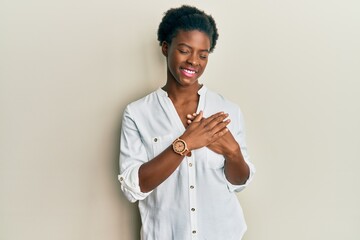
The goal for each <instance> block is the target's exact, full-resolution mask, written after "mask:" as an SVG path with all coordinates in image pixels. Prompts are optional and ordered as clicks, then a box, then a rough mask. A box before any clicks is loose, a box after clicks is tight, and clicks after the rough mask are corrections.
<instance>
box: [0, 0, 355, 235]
mask: <svg viewBox="0 0 360 240" xmlns="http://www.w3.org/2000/svg"><path fill="white" fill-rule="evenodd" d="M181 3H190V4H195V5H196V6H198V7H199V8H202V9H204V10H205V11H206V12H208V13H211V14H212V15H213V16H214V18H215V19H216V21H217V24H218V28H219V32H220V38H219V41H218V45H217V46H216V49H215V52H214V53H213V54H212V55H211V56H210V59H209V61H210V62H209V64H208V68H207V72H206V73H205V74H204V76H203V77H202V79H201V82H203V83H204V84H206V85H207V86H208V88H210V89H212V90H215V91H217V92H220V93H221V94H223V95H224V96H226V97H227V98H229V99H231V100H232V101H234V102H236V103H238V104H239V105H240V106H241V108H242V110H243V112H244V115H245V121H246V130H247V142H248V146H249V151H250V155H251V157H252V158H251V159H252V161H253V162H254V163H255V165H256V167H257V173H256V177H255V179H254V182H253V183H252V184H251V185H250V186H249V188H248V189H246V190H245V191H244V192H242V193H240V194H239V199H240V201H241V203H242V206H243V208H244V212H245V215H246V219H247V223H248V226H249V229H248V232H247V234H246V236H245V240H289V239H291V240H304V239H306V240H308V239H309V240H310V239H311V240H319V239H321V240H322V239H327V240H339V239H346V240H358V239H360V228H359V226H360V208H359V202H360V186H359V183H360V177H359V176H360V174H359V170H360V164H359V160H360V154H359V151H360V150H359V149H360V146H359V145H360V141H359V136H360V135H359V134H360V131H359V122H360V113H359V112H360V111H359V110H360V107H359V103H360V84H359V80H360V73H359V67H360V47H359V43H360V30H359V29H360V14H359V12H360V3H359V1H356V0H353V1H351V0H343V1H339V0H338V1H329V0H327V1H325V0H302V1H287V0H273V1H270V0H268V1H265V0H252V1H249V0H248V1H245V0H242V1H235V0H232V1H205V0H204V1H196V2H195V1H164V0H162V1H115V0H102V1H100V0H93V1H85V0H71V1H70V0H64V1H47V0H32V1H25V0H23V1H21V0H11V1H10V0H2V1H1V2H0V239H2V240H22V239H24V240H25V239H27V240H35V239H36V240H49V239H51V240H58V239H59V240H64V239H66V240H72V239H74V240H83V239H101V240H104V239H106V240H119V239H122V240H137V239H139V233H138V232H139V228H140V226H139V216H138V212H137V207H136V205H135V204H131V203H129V202H127V200H126V199H125V198H124V196H123V195H122V193H121V191H120V184H119V183H118V181H117V174H118V154H119V147H118V146H119V132H120V126H121V115H122V111H123V109H124V107H125V106H126V104H127V103H129V102H130V101H132V100H135V99H138V98H140V97H142V96H143V95H145V94H147V93H149V92H150V91H152V90H155V89H157V88H158V87H160V86H162V85H163V84H164V83H165V69H166V68H165V60H164V58H163V57H162V55H161V54H160V48H159V46H158V43H157V41H156V31H157V27H158V24H159V23H160V20H161V18H162V16H163V13H164V12H165V11H166V10H167V9H168V8H170V7H177V6H180V5H181ZM174 204H176V203H174Z"/></svg>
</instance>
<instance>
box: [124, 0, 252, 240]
mask: <svg viewBox="0 0 360 240" xmlns="http://www.w3.org/2000/svg"><path fill="white" fill-rule="evenodd" d="M217 38H218V32H217V28H216V24H215V21H214V19H213V18H212V17H211V16H210V15H207V14H206V13H204V12H203V11H201V10H199V9H197V8H195V7H190V6H182V7H180V8H175V9H170V10H168V11H167V12H166V13H165V16H164V17H163V19H162V22H161V23H160V26H159V29H158V40H159V43H160V46H161V50H162V53H163V55H164V56H165V58H166V62H167V80H166V84H165V86H164V87H162V88H159V89H158V90H157V91H155V92H153V93H150V94H149V95H147V96H146V97H144V98H142V99H140V100H138V101H135V102H133V103H131V104H129V105H128V106H127V107H126V109H125V111H124V116H123V122H122V131H121V150H120V175H119V180H120V183H121V189H122V191H123V192H124V194H125V195H126V197H127V198H128V199H129V200H130V201H132V202H135V201H138V200H139V209H140V214H141V221H142V230H141V237H142V239H144V240H171V239H174V240H187V239H199V240H205V239H207V240H225V239H226V240H239V239H241V238H242V236H243V234H244V232H245V230H246V224H245V221H244V218H243V213H242V209H241V206H240V204H239V202H238V199H237V197H236V194H235V192H238V191H241V190H242V189H244V188H245V187H246V186H247V185H248V183H249V182H250V181H251V179H252V176H253V174H254V172H255V169H254V166H253V165H252V164H251V163H250V162H249V160H248V155H247V151H246V145H245V139H244V129H243V119H242V114H241V111H240V109H239V107H238V106H237V105H235V104H233V103H231V102H229V101H228V100H226V99H225V98H223V97H222V96H221V95H219V94H216V93H214V92H212V91H210V90H208V89H207V88H206V87H205V86H204V85H202V84H200V83H199V78H200V76H201V75H202V73H203V72H204V71H205V68H206V65H207V62H208V59H209V54H210V53H211V52H212V51H213V50H214V48H215V45H216V41H217Z"/></svg>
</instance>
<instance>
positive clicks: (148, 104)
mask: <svg viewBox="0 0 360 240" xmlns="http://www.w3.org/2000/svg"><path fill="white" fill-rule="evenodd" d="M158 92H159V90H156V91H153V92H151V93H149V94H148V95H146V96H144V97H142V98H140V99H138V100H135V101H133V102H131V103H129V104H128V105H127V106H126V108H125V112H129V113H130V112H142V111H144V110H148V109H151V108H153V107H154V106H155V105H156V103H157V102H158V97H157V95H158Z"/></svg>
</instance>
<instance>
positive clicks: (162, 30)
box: [157, 5, 219, 52]
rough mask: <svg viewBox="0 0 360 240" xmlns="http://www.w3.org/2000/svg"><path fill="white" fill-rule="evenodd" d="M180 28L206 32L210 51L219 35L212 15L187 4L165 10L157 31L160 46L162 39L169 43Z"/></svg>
mask: <svg viewBox="0 0 360 240" xmlns="http://www.w3.org/2000/svg"><path fill="white" fill-rule="evenodd" d="M180 30H184V31H191V30H198V31H201V32H204V33H205V34H207V35H208V36H209V39H210V44H211V46H210V52H212V51H213V50H214V48H215V45H216V41H217V39H218V37H219V34H218V30H217V28H216V23H215V20H214V19H213V17H212V16H211V15H208V14H206V13H205V12H204V11H201V10H199V9H197V8H196V7H192V6H188V5H183V6H181V7H179V8H171V9H169V10H168V11H167V12H165V16H164V17H163V18H162V20H161V23H160V25H159V29H158V32H157V36H158V41H159V43H160V46H161V44H162V43H163V42H164V41H165V42H167V43H169V44H170V43H171V40H172V39H173V38H174V37H175V36H176V34H177V33H178V32H179V31H180Z"/></svg>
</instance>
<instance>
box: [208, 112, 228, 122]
mask: <svg viewBox="0 0 360 240" xmlns="http://www.w3.org/2000/svg"><path fill="white" fill-rule="evenodd" d="M223 114H224V112H217V113H214V114H213V115H211V116H210V117H208V118H205V119H204V121H203V123H204V125H206V124H208V123H209V122H211V121H212V120H214V119H215V118H217V117H219V116H221V115H223Z"/></svg>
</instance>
